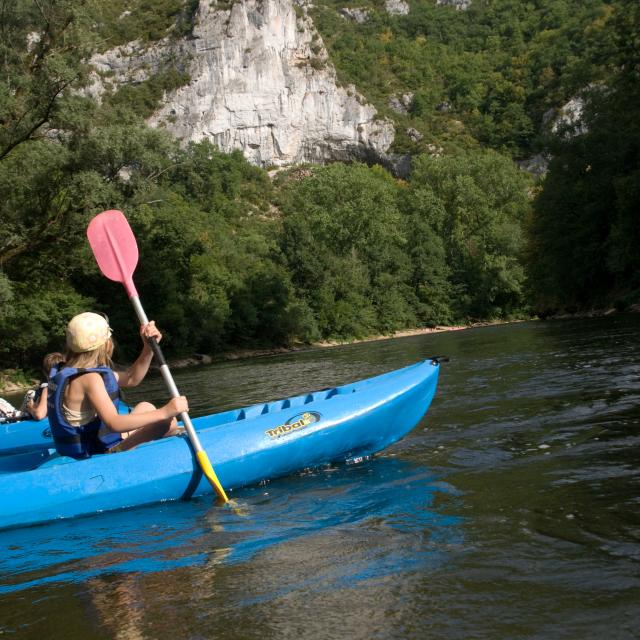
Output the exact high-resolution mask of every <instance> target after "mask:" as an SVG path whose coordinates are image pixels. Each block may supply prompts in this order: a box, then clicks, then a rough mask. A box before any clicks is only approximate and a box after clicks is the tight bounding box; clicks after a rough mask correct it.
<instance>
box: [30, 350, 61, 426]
mask: <svg viewBox="0 0 640 640" xmlns="http://www.w3.org/2000/svg"><path fill="white" fill-rule="evenodd" d="M63 360H64V356H63V355H62V354H61V353H58V352H57V351H54V352H53V353H47V355H46V356H45V357H44V359H43V361H42V371H43V373H44V377H45V379H44V381H43V382H41V383H40V386H39V387H38V388H37V389H35V390H33V389H32V390H31V391H28V392H27V395H26V396H25V398H24V400H23V403H22V411H23V412H24V413H25V414H27V415H26V416H25V417H26V418H29V417H31V418H32V419H33V420H42V419H43V418H46V417H47V397H48V391H49V389H48V387H49V378H50V376H52V375H55V373H56V371H57V369H58V366H59V365H60V363H62V361H63Z"/></svg>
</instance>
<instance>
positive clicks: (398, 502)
mask: <svg viewBox="0 0 640 640" xmlns="http://www.w3.org/2000/svg"><path fill="white" fill-rule="evenodd" d="M438 494H442V495H443V496H445V495H447V496H453V495H455V491H454V489H453V488H452V487H451V486H450V485H448V484H446V483H443V482H440V481H438V480H437V479H436V478H434V477H433V475H432V474H431V473H430V472H429V471H428V470H427V469H426V468H424V467H419V466H417V465H414V464H412V463H408V462H405V461H402V460H395V459H376V460H372V461H368V462H365V463H362V464H360V465H349V466H340V467H335V468H330V469H325V470H322V471H315V472H308V473H306V474H303V475H299V476H294V477H292V478H289V479H285V480H282V481H278V482H274V483H271V484H268V485H265V486H263V487H256V488H254V489H250V490H246V491H244V492H242V493H240V494H239V495H237V496H236V500H238V502H239V503H240V505H241V506H242V513H243V514H244V515H238V513H237V512H235V511H234V510H232V509H230V508H220V507H216V506H211V504H210V502H209V501H207V500H197V501H192V502H189V503H181V502H177V503H167V504H163V505H159V506H152V507H148V508H142V509H135V510H129V511H120V512H115V513H110V514H104V515H99V516H95V517H90V518H79V519H74V520H70V521H64V522H58V523H55V524H51V525H46V526H39V527H31V528H27V529H19V530H14V531H4V532H1V533H0V546H1V547H2V548H3V549H5V552H4V553H3V556H2V560H1V561H0V576H1V580H2V582H1V583H0V593H10V592H13V591H20V590H23V589H31V588H34V587H38V586H41V585H48V584H51V583H64V582H78V581H84V580H88V581H89V582H90V583H91V582H92V580H94V579H95V578H98V577H100V576H104V575H112V574H114V573H131V572H138V573H140V572H143V573H148V572H167V571H171V570H173V569H175V568H177V567H185V566H198V567H200V568H201V570H203V571H205V573H206V569H207V567H211V566H213V567H216V566H218V565H219V564H221V563H225V564H234V563H248V562H249V561H250V560H251V559H252V558H253V557H254V556H255V555H256V554H260V553H263V552H265V551H267V550H271V551H270V552H271V553H278V554H280V555H296V554H302V555H301V556H300V557H297V558H293V557H291V560H292V561H302V560H305V557H304V556H305V555H306V551H305V543H304V542H300V540H301V539H302V540H304V539H306V538H307V537H308V536H314V538H315V539H316V541H317V538H318V537H320V538H324V539H325V541H326V543H327V544H328V545H330V546H332V547H334V554H335V553H340V555H341V554H342V553H344V550H345V548H350V552H349V555H350V556H351V561H350V562H343V561H342V560H341V561H340V562H338V563H336V564H335V565H334V569H333V570H332V573H331V575H330V576H329V577H330V579H331V581H332V582H333V583H336V584H338V583H340V582H341V581H349V582H353V581H354V580H355V581H357V580H367V579H371V578H375V577H381V576H384V575H387V574H389V573H392V572H396V573H397V572H402V571H404V570H407V569H409V568H410V567H411V566H415V564H416V562H419V563H437V562H440V561H442V556H443V554H445V553H446V552H445V550H446V547H447V545H450V544H454V543H456V541H458V540H459V536H460V531H459V528H458V527H456V525H457V523H458V520H457V519H456V518H453V517H450V516H444V515H442V514H440V513H439V512H438V511H437V510H434V509H433V508H432V506H433V502H434V499H435V498H436V496H437V495H438ZM364 537H366V538H367V539H368V541H369V543H368V544H367V545H363V546H361V547H358V539H360V538H364ZM408 541H410V542H411V545H412V550H411V552H410V553H407V549H406V542H408ZM315 544H316V543H315V542H314V546H315ZM277 547H281V548H278V549H277V551H274V550H273V548H277ZM334 554H332V555H334ZM327 577H328V576H325V578H327ZM287 584H288V585H289V586H291V581H288V582H287Z"/></svg>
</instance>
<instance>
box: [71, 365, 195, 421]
mask: <svg viewBox="0 0 640 640" xmlns="http://www.w3.org/2000/svg"><path fill="white" fill-rule="evenodd" d="M78 382H81V384H82V388H83V390H84V392H85V394H86V397H87V398H88V399H89V402H91V404H92V405H93V408H94V409H95V410H96V412H97V414H98V415H99V416H100V419H101V420H102V421H103V422H104V423H105V424H106V425H107V426H108V427H109V429H111V430H112V431H116V432H118V433H122V432H124V431H132V430H134V429H139V428H140V427H146V426H147V425H150V424H155V423H158V422H162V421H164V420H170V419H171V418H173V417H174V416H177V415H179V414H181V413H182V412H183V411H189V403H188V402H187V399H186V398H185V397H184V396H179V397H178V398H171V400H169V402H167V404H165V405H164V406H163V407H160V408H159V409H154V410H153V411H146V412H144V413H130V414H128V415H122V414H119V413H118V412H117V411H116V408H115V406H114V404H113V401H112V400H111V398H109V394H108V393H107V390H106V388H105V386H104V380H103V379H102V376H101V375H100V374H99V373H86V374H85V375H83V376H80V378H78Z"/></svg>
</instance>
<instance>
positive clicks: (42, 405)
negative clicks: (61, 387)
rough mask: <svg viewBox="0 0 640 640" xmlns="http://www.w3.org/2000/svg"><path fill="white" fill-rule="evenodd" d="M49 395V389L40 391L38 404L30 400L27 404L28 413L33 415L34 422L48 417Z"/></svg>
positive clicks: (45, 388) (44, 388)
mask: <svg viewBox="0 0 640 640" xmlns="http://www.w3.org/2000/svg"><path fill="white" fill-rule="evenodd" d="M47 395H48V387H43V388H42V390H41V391H40V398H38V404H36V403H35V402H34V401H33V400H29V402H28V403H27V411H28V412H29V413H30V414H31V417H32V418H33V419H34V420H42V419H43V418H46V417H47Z"/></svg>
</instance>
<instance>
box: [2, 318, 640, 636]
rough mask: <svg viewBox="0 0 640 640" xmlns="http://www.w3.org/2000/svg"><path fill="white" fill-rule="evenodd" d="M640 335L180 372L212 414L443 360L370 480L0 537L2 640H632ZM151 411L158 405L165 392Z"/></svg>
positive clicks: (368, 467) (371, 465) (279, 486)
mask: <svg viewBox="0 0 640 640" xmlns="http://www.w3.org/2000/svg"><path fill="white" fill-rule="evenodd" d="M639 336H640V318H638V317H637V316H616V317H613V318H604V319H592V320H581V321H556V322H551V323H523V324H514V325H507V326H497V327H485V328H480V329H473V330H468V331H462V332H451V333H443V334H432V335H427V336H416V337H412V338H403V339H398V340H390V341H381V342H374V343H364V344H359V345H352V346H349V347H341V348H335V349H330V350H319V351H312V352H302V353H296V354H290V355H287V356H281V357H277V358H262V359H254V360H245V361H238V362H233V363H226V364H223V365H217V366H212V367H202V368H195V369H191V370H186V371H178V372H176V380H177V383H178V387H179V388H180V389H181V390H182V391H183V392H185V393H187V394H188V395H189V397H190V404H191V407H192V414H193V415H199V414H204V413H209V412H211V411H214V410H221V409H226V408H230V407H233V406H238V405H245V404H250V403H254V402H262V401H267V400H274V399H277V398H279V397H284V396H289V395H293V394H298V393H302V392H305V391H309V390H313V389H317V388H322V387H327V386H333V385H336V384H341V383H344V382H348V381H352V380H354V379H357V378H363V377H368V376H371V375H375V374H377V373H382V372H384V371H388V370H390V369H394V368H397V367H400V366H403V365H405V364H409V363H411V362H414V361H416V360H418V359H420V358H424V357H427V356H429V355H433V354H439V353H445V354H447V355H449V356H450V357H451V362H450V363H449V364H445V365H443V367H442V371H441V378H440V385H439V389H438V392H437V394H436V398H435V400H434V403H433V405H432V407H431V410H430V411H429V413H428V414H427V416H426V418H425V420H423V422H422V423H421V424H420V425H419V426H418V427H416V429H415V430H414V431H413V432H412V433H411V434H409V436H407V437H406V438H405V439H404V440H403V441H401V442H400V443H398V444H396V445H395V446H394V447H392V448H391V449H389V450H387V451H386V452H384V454H383V455H381V456H378V457H376V458H374V459H372V460H368V461H364V462H361V463H358V464H351V465H339V466H335V467H331V468H326V469H320V470H314V471H307V472H304V473H301V474H299V475H297V476H293V477H289V478H283V479H279V480H274V481H272V482H270V483H267V484H265V485H264V486H260V487H254V488H250V489H244V490H242V491H237V492H234V495H233V497H234V498H235V499H236V500H237V501H238V503H239V504H240V507H241V509H239V510H233V509H229V508H221V507H216V506H214V505H212V504H211V503H210V502H209V501H208V500H203V499H200V500H194V501H191V502H188V503H167V504H160V505H155V506H152V507H148V508H143V509H135V510H129V511H121V512H117V513H111V514H100V515H97V516H94V517H90V518H81V519H76V520H70V521H63V522H58V523H55V524H52V525H47V526H40V527H32V528H27V529H21V530H15V531H7V532H4V533H2V532H0V546H1V547H2V549H3V551H2V555H1V556H0V558H1V559H0V635H2V636H3V637H8V638H12V637H15V638H43V637H47V638H50V637H59V638H127V639H129V638H149V639H156V638H172V639H173V638H194V639H195V638H239V639H240V638H289V637H291V638H345V637H346V638H420V639H423V638H491V639H500V638H505V639H508V638H540V639H545V638H566V639H568V640H569V639H574V638H581V639H583V638H594V639H595V638H602V637H606V638H607V640H610V639H618V638H620V639H627V638H639V637H640V632H639V631H638V628H639V627H638V622H637V620H638V617H639V614H640V510H639V507H640V498H639V496H640V491H639V490H640V470H639V469H640V467H639V463H640V447H639V445H640V345H639V341H638V338H639ZM137 396H138V397H150V398H152V399H155V400H156V401H157V402H161V401H162V399H163V397H164V394H163V391H162V383H161V381H160V379H159V378H152V379H151V380H149V381H148V382H147V383H145V387H144V388H143V389H142V390H138V392H137ZM133 399H136V398H135V397H134V398H133Z"/></svg>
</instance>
